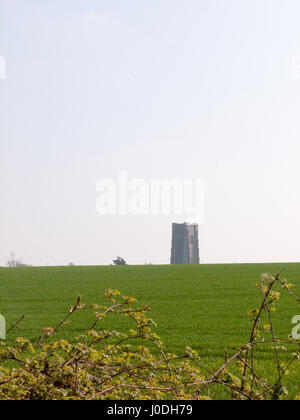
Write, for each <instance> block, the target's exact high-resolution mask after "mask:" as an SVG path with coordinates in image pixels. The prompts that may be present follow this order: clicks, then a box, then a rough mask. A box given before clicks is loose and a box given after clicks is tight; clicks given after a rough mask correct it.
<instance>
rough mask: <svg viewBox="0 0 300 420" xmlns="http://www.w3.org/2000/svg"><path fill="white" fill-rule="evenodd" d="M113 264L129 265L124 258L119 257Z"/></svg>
mask: <svg viewBox="0 0 300 420" xmlns="http://www.w3.org/2000/svg"><path fill="white" fill-rule="evenodd" d="M113 263H114V264H115V265H127V263H126V261H125V260H124V258H121V257H117V258H116V259H115V260H113Z"/></svg>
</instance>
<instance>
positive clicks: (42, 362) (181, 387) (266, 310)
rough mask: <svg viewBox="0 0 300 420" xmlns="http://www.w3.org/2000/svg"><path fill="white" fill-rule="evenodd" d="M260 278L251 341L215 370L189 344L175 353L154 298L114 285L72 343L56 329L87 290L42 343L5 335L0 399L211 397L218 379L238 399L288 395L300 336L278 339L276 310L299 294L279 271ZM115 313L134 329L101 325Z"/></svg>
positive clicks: (0, 363) (252, 312) (0, 351)
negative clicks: (267, 366)
mask: <svg viewBox="0 0 300 420" xmlns="http://www.w3.org/2000/svg"><path fill="white" fill-rule="evenodd" d="M256 286H257V288H258V289H259V290H260V293H261V294H262V302H261V305H260V306H259V307H258V308H254V309H251V310H250V311H249V312H248V314H247V315H248V317H249V319H250V320H251V322H252V328H251V334H250V339H249V342H248V343H247V344H245V345H242V346H241V347H240V348H239V349H237V351H236V353H235V354H234V355H232V356H230V357H229V356H227V357H226V360H225V361H224V364H223V365H222V366H220V367H219V369H217V370H216V371H215V372H211V371H210V370H208V369H206V367H205V366H202V364H201V359H200V357H199V355H198V354H197V353H196V352H195V351H194V350H192V349H190V348H186V349H185V351H184V353H183V354H182V355H180V356H177V355H175V354H171V353H168V352H167V350H166V349H165V347H164V345H163V343H162V341H161V339H160V337H159V336H158V335H157V334H156V333H155V322H154V321H153V320H152V319H150V318H149V317H148V315H149V310H150V308H149V306H147V305H146V306H139V305H138V303H137V301H136V300H135V299H134V298H132V297H128V296H122V295H121V294H120V292H119V291H118V290H108V291H107V292H106V298H107V301H108V304H107V306H104V307H103V306H102V307H101V306H98V305H93V306H92V308H91V309H92V310H93V311H94V316H95V319H94V322H93V324H92V325H91V326H90V327H89V328H88V329H87V331H86V332H85V333H84V334H82V335H81V336H79V337H76V339H74V342H72V343H71V342H68V341H66V340H58V341H56V340H55V338H54V337H55V333H56V332H57V331H58V330H59V329H61V328H63V326H64V325H66V324H67V323H69V321H70V318H71V317H72V315H73V314H74V313H75V312H77V311H79V310H81V309H83V306H84V305H83V304H82V302H81V298H80V297H78V300H77V302H76V304H75V306H74V307H71V308H70V311H69V313H68V314H67V315H66V317H65V319H64V320H62V322H61V323H60V324H59V325H57V326H56V327H55V328H53V327H45V328H44V329H43V333H42V335H41V337H40V338H39V340H38V342H37V343H32V342H31V341H29V340H28V339H27V338H17V339H16V343H15V344H14V346H8V345H6V344H5V342H1V345H0V399H1V400H104V399H105V400H209V399H214V395H215V393H214V388H215V387H216V386H218V387H223V388H224V389H225V390H226V391H227V396H228V399H232V400H268V399H269V400H280V399H288V398H289V396H288V394H287V390H286V388H285V378H286V375H288V371H289V369H290V368H291V367H292V366H293V365H294V366H295V365H299V360H300V340H296V339H293V338H292V337H289V339H288V340H286V341H281V340H279V339H277V337H276V331H275V328H274V325H273V319H272V316H273V313H274V311H276V310H277V308H276V304H277V302H278V301H279V299H280V293H281V292H286V293H288V294H289V295H290V297H291V299H294V300H296V301H297V302H298V303H299V304H300V299H299V298H297V296H295V294H294V293H293V288H292V285H291V284H289V283H288V282H287V281H286V280H282V279H281V278H280V275H278V276H276V277H272V276H270V275H267V274H265V275H263V276H262V278H261V282H260V283H259V284H257V285H256ZM109 316H116V317H126V318H127V319H128V321H129V322H130V323H131V326H130V328H129V329H128V331H127V332H123V331H118V330H117V329H116V330H105V329H104V327H102V325H103V323H104V322H105V318H106V317H109ZM22 319H23V317H22V318H21V319H20V320H18V321H17V322H16V323H15V324H14V325H12V327H11V328H9V329H8V331H7V333H8V334H9V332H10V331H11V330H12V329H14V328H17V327H18V325H19V323H20V322H21V321H22ZM117 324H118V322H117V318H116V325H117ZM262 346H263V347H264V348H265V349H268V350H269V351H272V352H273V354H274V370H275V371H276V377H274V375H270V377H267V378H265V377H261V374H260V372H259V369H258V364H259V362H258V361H257V359H256V353H255V351H256V350H257V348H259V347H262ZM283 355H284V357H283Z"/></svg>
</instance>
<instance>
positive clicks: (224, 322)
mask: <svg viewBox="0 0 300 420" xmlns="http://www.w3.org/2000/svg"><path fill="white" fill-rule="evenodd" d="M281 270H285V271H284V272H283V276H284V277H286V278H287V279H288V280H289V282H291V283H293V284H295V292H296V294H298V295H300V264H244V265H238V264H236V265H200V266H136V267H133V266H132V267H57V268H21V269H18V268H14V269H7V268H2V269H0V313H1V314H2V315H4V316H5V318H6V320H7V323H8V325H10V324H11V323H12V322H14V321H15V320H16V319H17V318H18V317H19V316H20V315H22V314H25V316H26V318H25V320H24V322H23V323H22V325H21V327H20V329H19V330H15V331H14V332H13V333H12V334H11V335H10V337H9V339H8V340H7V341H8V342H12V341H13V340H14V338H15V337H16V336H26V337H28V338H31V339H33V340H36V339H37V338H38V336H39V334H40V332H41V329H42V328H43V327H45V326H54V324H56V323H57V322H58V321H60V320H61V319H62V318H63V317H64V315H65V314H66V313H67V312H68V310H69V307H70V305H72V304H74V303H75V301H76V298H77V295H78V294H81V295H82V296H83V302H84V303H85V304H86V309H85V310H84V311H83V312H80V313H79V314H78V315H77V314H75V316H74V318H73V319H72V321H71V323H70V325H68V326H67V327H65V329H64V330H63V331H61V332H60V333H59V334H58V338H62V337H64V338H66V339H72V337H74V336H75V335H76V334H78V333H81V332H83V331H84V330H85V328H87V327H88V326H90V324H91V321H92V319H93V312H92V311H90V310H88V309H87V308H88V307H89V305H90V304H93V303H100V304H101V303H104V297H103V295H104V292H105V290H106V289H108V288H117V289H119V290H120V291H121V293H122V294H125V295H130V296H134V297H136V298H138V300H139V302H140V303H149V304H150V305H151V317H152V318H153V319H154V320H155V321H156V322H157V323H158V331H157V332H158V334H159V335H160V336H161V337H162V339H163V341H164V343H165V344H166V346H167V348H168V350H170V351H172V352H175V353H179V354H180V353H182V351H183V350H184V347H185V346H187V345H188V346H191V347H193V348H194V349H195V350H197V351H198V352H199V353H200V356H201V358H202V359H203V363H204V364H205V363H206V364H207V365H208V366H209V367H218V365H219V364H221V363H222V362H223V361H224V352H225V350H226V349H227V350H228V351H229V352H233V351H234V350H235V349H236V348H237V347H239V345H241V344H245V343H246V342H248V338H249V333H250V328H251V323H250V322H249V320H248V319H247V317H246V313H247V311H248V310H249V309H251V308H254V307H255V308H256V307H258V306H259V304H260V300H261V296H260V294H259V291H258V290H257V289H256V288H255V286H254V285H255V283H256V282H257V281H258V280H259V278H260V275H261V274H262V273H270V274H274V275H275V274H276V273H278V272H280V271H281ZM295 315H300V307H299V306H297V304H296V303H295V302H293V301H292V300H290V298H289V297H287V296H286V295H285V293H282V299H281V302H280V304H279V311H278V312H276V313H275V314H274V320H275V327H276V328H277V331H278V336H279V338H282V339H284V340H286V339H287V337H288V336H289V335H290V334H291V331H292V328H293V325H292V318H293V316H295ZM116 320H117V318H115V321H116ZM115 321H113V320H112V321H110V324H109V327H112V328H121V329H122V328H125V324H124V323H123V321H121V322H120V321H118V325H114V322H115ZM124 322H126V321H124ZM270 356H271V354H270V353H269V352H264V351H263V350H261V351H260V352H259V353H258V354H257V357H258V359H259V360H260V361H261V369H262V372H264V373H265V374H269V373H270V371H271V362H270ZM287 384H288V389H289V391H290V396H295V395H297V394H298V395H299V394H300V370H299V369H298V370H296V369H292V370H291V374H290V376H289V377H288V378H287Z"/></svg>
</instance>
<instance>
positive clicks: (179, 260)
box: [171, 223, 200, 264]
mask: <svg viewBox="0 0 300 420" xmlns="http://www.w3.org/2000/svg"><path fill="white" fill-rule="evenodd" d="M198 231H199V228H198V225H196V224H194V225H193V224H189V223H183V224H178V223H173V224H172V252H171V264H200V257H199V235H198Z"/></svg>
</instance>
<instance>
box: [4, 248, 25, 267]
mask: <svg viewBox="0 0 300 420" xmlns="http://www.w3.org/2000/svg"><path fill="white" fill-rule="evenodd" d="M7 267H11V268H12V267H29V266H28V265H27V264H24V263H23V262H22V259H21V258H16V257H15V254H14V253H13V252H12V253H11V254H10V260H8V261H7Z"/></svg>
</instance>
